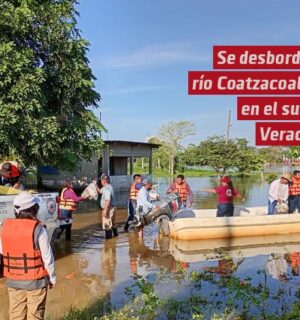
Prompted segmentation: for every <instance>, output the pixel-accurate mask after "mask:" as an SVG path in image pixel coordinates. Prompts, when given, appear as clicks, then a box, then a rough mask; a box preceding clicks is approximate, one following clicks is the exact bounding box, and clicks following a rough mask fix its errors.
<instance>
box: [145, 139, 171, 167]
mask: <svg viewBox="0 0 300 320" xmlns="http://www.w3.org/2000/svg"><path fill="white" fill-rule="evenodd" d="M147 142H148V143H156V144H159V145H160V147H158V148H157V149H154V151H153V155H152V159H153V167H154V168H157V169H159V170H161V169H162V170H163V169H168V166H169V157H168V150H167V149H166V145H165V144H164V142H163V141H162V140H160V139H159V138H158V137H150V138H148V139H147Z"/></svg>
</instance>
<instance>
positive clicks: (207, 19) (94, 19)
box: [77, 0, 300, 145]
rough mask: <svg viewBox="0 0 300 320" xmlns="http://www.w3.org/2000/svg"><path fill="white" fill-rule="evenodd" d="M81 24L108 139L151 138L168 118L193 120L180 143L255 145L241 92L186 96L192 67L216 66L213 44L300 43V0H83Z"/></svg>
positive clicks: (251, 124) (205, 68) (251, 123)
mask: <svg viewBox="0 0 300 320" xmlns="http://www.w3.org/2000/svg"><path fill="white" fill-rule="evenodd" d="M77 9H78V11H79V13H80V17H79V18H78V27H79V29H80V30H81V31H82V36H83V37H84V38H85V39H87V40H88V41H89V42H90V47H89V52H88V58H89V60H90V67H91V68H92V70H93V74H94V75H95V76H96V78H97V80H96V82H95V84H96V89H97V91H98V92H99V93H100V94H101V97H102V99H101V102H100V104H99V105H100V108H99V109H98V110H96V111H95V113H96V114H97V115H100V112H101V119H102V122H103V124H104V126H105V127H106V128H107V129H108V134H105V135H104V138H105V139H111V140H112V139H115V140H130V141H146V139H147V137H150V136H153V135H155V134H156V133H157V131H158V129H159V127H160V126H161V125H163V124H166V123H167V122H169V121H182V120H188V121H192V122H194V123H195V125H196V134H195V135H194V136H191V137H188V138H186V139H185V140H184V141H183V144H184V145H187V144H189V143H195V144H198V143H199V142H200V141H201V140H203V139H205V138H207V137H209V136H212V135H215V134H218V135H222V134H225V133H226V126H227V118H228V112H229V110H231V112H232V121H231V128H230V136H231V137H233V138H234V137H245V138H247V139H248V140H249V142H250V144H251V145H254V140H255V138H254V137H255V129H254V122H251V121H237V120H236V96H225V95H224V96H212V95H208V96H189V95H188V93H187V75H188V71H197V70H201V71H204V70H207V71H209V70H212V49H213V46H214V45H299V43H300V32H299V30H300V19H299V12H300V1H298V0H289V1H284V0H251V1H242V0H226V1H224V0H209V1H207V0H151V1H150V0H106V1H104V0H79V4H78V6H77Z"/></svg>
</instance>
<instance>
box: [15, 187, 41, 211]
mask: <svg viewBox="0 0 300 320" xmlns="http://www.w3.org/2000/svg"><path fill="white" fill-rule="evenodd" d="M40 202H41V201H40V199H39V198H37V197H35V196H34V195H33V194H31V193H29V192H27V191H23V192H21V193H20V194H18V195H17V196H16V197H15V199H14V202H13V204H14V207H15V210H16V212H17V213H19V212H20V211H22V210H26V209H29V208H31V207H33V206H34V205H35V204H38V203H40Z"/></svg>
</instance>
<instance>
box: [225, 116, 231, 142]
mask: <svg viewBox="0 0 300 320" xmlns="http://www.w3.org/2000/svg"><path fill="white" fill-rule="evenodd" d="M230 120H231V110H229V112H228V121H227V129H226V140H225V141H226V143H228V140H229V134H230V127H231V123H230Z"/></svg>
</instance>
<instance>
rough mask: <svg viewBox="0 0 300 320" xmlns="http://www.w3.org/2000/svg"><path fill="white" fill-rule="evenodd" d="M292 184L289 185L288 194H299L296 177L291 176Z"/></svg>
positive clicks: (299, 189)
mask: <svg viewBox="0 0 300 320" xmlns="http://www.w3.org/2000/svg"><path fill="white" fill-rule="evenodd" d="M292 181H293V182H292V184H291V185H290V187H289V195H290V196H297V195H300V179H297V178H296V177H292Z"/></svg>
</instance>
